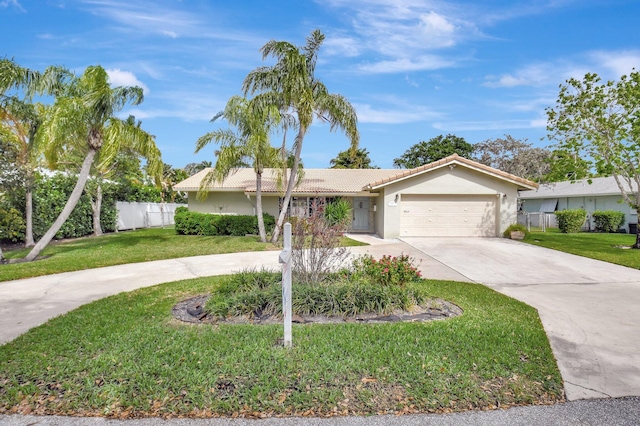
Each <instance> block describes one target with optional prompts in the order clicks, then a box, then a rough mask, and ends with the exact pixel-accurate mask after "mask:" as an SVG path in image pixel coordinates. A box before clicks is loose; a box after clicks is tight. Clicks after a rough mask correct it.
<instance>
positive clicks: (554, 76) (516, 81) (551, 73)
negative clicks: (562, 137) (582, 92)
mask: <svg viewBox="0 0 640 426" xmlns="http://www.w3.org/2000/svg"><path fill="white" fill-rule="evenodd" d="M633 68H636V70H638V69H640V51H639V50H620V51H618V50H615V51H602V50H599V51H592V52H586V53H580V54H576V55H574V56H573V57H572V58H562V59H558V60H556V61H549V62H544V63H536V64H530V65H526V66H524V67H522V68H521V69H519V70H515V71H513V72H511V73H507V74H503V75H500V76H495V75H488V76H486V77H485V82H484V84H483V85H484V86H486V87H491V88H510V87H518V86H533V87H541V86H551V85H553V86H556V87H557V85H558V84H561V83H563V82H565V81H566V80H568V79H569V78H577V79H582V78H583V77H584V75H585V74H587V73H589V72H591V73H596V74H598V75H599V76H601V77H602V78H603V79H604V80H608V79H613V80H616V79H618V78H620V76H622V75H623V74H628V73H630V72H631V71H632V69H633Z"/></svg>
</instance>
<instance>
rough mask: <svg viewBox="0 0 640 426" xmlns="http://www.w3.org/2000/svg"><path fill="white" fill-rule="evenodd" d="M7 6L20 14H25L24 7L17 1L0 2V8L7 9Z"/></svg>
mask: <svg viewBox="0 0 640 426" xmlns="http://www.w3.org/2000/svg"><path fill="white" fill-rule="evenodd" d="M9 6H13V7H15V8H16V9H18V10H19V11H21V12H26V10H25V9H24V7H22V5H21V4H20V2H18V0H2V1H0V7H3V8H7V7H9Z"/></svg>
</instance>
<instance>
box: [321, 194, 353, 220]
mask: <svg viewBox="0 0 640 426" xmlns="http://www.w3.org/2000/svg"><path fill="white" fill-rule="evenodd" d="M351 210H352V209H351V204H350V203H349V202H348V201H347V200H345V199H343V198H336V199H335V200H333V201H332V202H330V203H328V204H327V205H326V206H325V207H324V218H325V220H326V221H327V223H328V224H329V225H330V226H333V225H347V224H348V223H349V221H350V220H351Z"/></svg>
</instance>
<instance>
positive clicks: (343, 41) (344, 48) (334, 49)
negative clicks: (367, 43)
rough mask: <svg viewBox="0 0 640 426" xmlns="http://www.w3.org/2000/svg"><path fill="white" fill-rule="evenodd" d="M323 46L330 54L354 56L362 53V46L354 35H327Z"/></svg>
mask: <svg viewBox="0 0 640 426" xmlns="http://www.w3.org/2000/svg"><path fill="white" fill-rule="evenodd" d="M323 48H324V49H325V52H326V53H327V54H328V55H341V56H347V57H354V56H358V55H359V54H360V46H359V43H358V41H357V40H356V39H354V38H353V37H340V36H336V37H332V36H327V38H326V40H325V42H324V44H323Z"/></svg>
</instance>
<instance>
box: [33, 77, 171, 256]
mask: <svg viewBox="0 0 640 426" xmlns="http://www.w3.org/2000/svg"><path fill="white" fill-rule="evenodd" d="M142 100H143V92H142V89H141V88H140V87H115V88H112V87H110V85H109V78H108V76H107V73H106V71H105V70H104V69H103V68H102V67H100V66H90V67H88V68H87V69H86V70H85V72H84V73H83V74H82V75H81V76H80V77H77V78H74V79H73V80H72V81H71V82H70V84H69V85H68V86H67V87H66V89H65V92H64V93H63V94H61V95H59V96H56V99H55V103H54V104H53V106H52V107H51V109H50V110H48V111H47V114H46V115H45V118H44V121H43V123H42V126H41V128H40V131H39V132H38V134H37V135H36V137H37V139H38V141H40V142H41V143H44V147H45V149H44V152H45V156H46V157H47V160H48V161H49V162H50V163H51V164H56V163H57V160H58V157H59V156H60V153H61V152H63V151H64V149H74V148H76V149H80V148H79V147H83V148H82V149H86V155H85V157H84V160H83V162H82V167H81V169H80V172H79V173H78V180H77V183H76V185H75V187H74V189H73V192H72V193H71V195H70V197H69V199H68V200H67V203H66V204H65V206H64V208H63V209H62V212H61V213H60V215H59V216H58V218H57V219H56V220H55V222H54V223H53V225H51V228H50V229H49V230H48V231H47V232H46V233H45V235H44V236H43V237H42V238H41V239H40V241H38V243H37V244H36V245H35V247H34V248H33V249H32V250H31V252H29V254H28V255H27V256H26V259H27V260H34V259H35V258H36V257H37V256H38V254H39V253H40V252H41V251H42V250H43V249H44V248H45V247H46V246H47V245H48V244H49V242H50V241H51V239H52V238H53V237H54V236H55V235H56V233H57V232H58V230H59V229H60V227H61V226H62V225H63V224H64V222H65V221H66V220H67V218H68V217H69V215H70V214H71V212H72V211H73V208H74V207H75V206H76V204H77V203H78V200H79V199H80V196H81V195H82V191H83V190H84V187H85V184H86V183H87V180H88V178H89V172H90V169H91V165H92V164H93V162H94V158H95V157H96V155H97V154H98V153H100V162H101V163H103V164H109V163H110V162H111V161H112V159H113V158H114V157H115V156H116V155H117V153H118V152H119V151H120V148H121V147H122V146H123V145H125V146H129V145H134V146H135V147H136V150H137V151H138V152H140V153H142V154H143V155H144V156H145V157H146V158H147V159H148V160H149V169H151V170H158V167H161V165H162V162H161V160H160V157H161V155H160V150H159V149H158V148H157V146H156V144H155V142H154V141H153V138H150V137H146V136H143V135H142V134H141V132H143V130H141V129H139V128H135V127H132V126H129V125H127V123H126V122H125V121H124V120H121V119H118V118H116V117H115V114H116V113H117V112H119V111H121V110H122V109H123V108H124V106H125V105H126V104H127V103H129V102H131V103H132V104H134V105H138V104H140V103H141V102H142ZM124 141H128V142H127V143H125V142H124Z"/></svg>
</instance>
